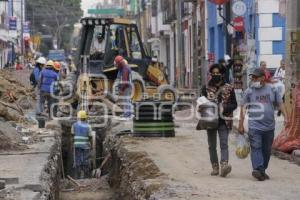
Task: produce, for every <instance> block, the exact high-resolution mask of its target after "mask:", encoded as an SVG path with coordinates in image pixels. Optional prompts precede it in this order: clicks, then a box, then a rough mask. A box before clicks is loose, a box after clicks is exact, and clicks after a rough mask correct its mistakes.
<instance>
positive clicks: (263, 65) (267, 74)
mask: <svg viewBox="0 0 300 200" xmlns="http://www.w3.org/2000/svg"><path fill="white" fill-rule="evenodd" d="M259 66H260V69H262V70H263V72H264V76H265V81H266V82H267V83H271V82H272V81H271V78H272V75H271V72H270V71H269V70H268V68H267V63H266V61H261V62H260V65H259Z"/></svg>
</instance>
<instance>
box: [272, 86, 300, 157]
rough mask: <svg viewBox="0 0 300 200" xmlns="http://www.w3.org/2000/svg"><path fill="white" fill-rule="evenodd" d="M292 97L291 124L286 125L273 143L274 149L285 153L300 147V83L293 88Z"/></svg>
mask: <svg viewBox="0 0 300 200" xmlns="http://www.w3.org/2000/svg"><path fill="white" fill-rule="evenodd" d="M292 99H293V105H292V108H293V109H292V112H291V115H290V118H289V119H290V120H291V125H290V126H289V127H285V128H284V129H283V131H282V132H281V133H280V134H279V136H278V137H277V138H276V139H275V141H274V143H273V148H274V149H276V150H278V151H281V152H285V153H292V152H293V151H294V150H296V149H300V85H297V86H296V87H295V88H294V89H293V91H292Z"/></svg>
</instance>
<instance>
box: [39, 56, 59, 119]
mask: <svg viewBox="0 0 300 200" xmlns="http://www.w3.org/2000/svg"><path fill="white" fill-rule="evenodd" d="M53 67H54V62H53V61H52V60H49V61H48V62H47V63H46V67H45V68H44V69H43V70H42V72H41V75H40V78H39V90H40V97H41V99H40V101H41V114H42V113H44V105H45V102H46V101H47V104H48V115H49V117H50V118H52V116H51V114H52V113H53V112H52V111H51V109H52V108H53V107H52V105H53V103H54V98H53V89H52V88H53V84H54V83H55V82H56V81H57V80H58V74H57V73H56V72H55V71H53Z"/></svg>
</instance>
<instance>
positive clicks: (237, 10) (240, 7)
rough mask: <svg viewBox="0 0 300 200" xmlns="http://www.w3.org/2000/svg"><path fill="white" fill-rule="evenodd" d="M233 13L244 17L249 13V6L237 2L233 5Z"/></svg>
mask: <svg viewBox="0 0 300 200" xmlns="http://www.w3.org/2000/svg"><path fill="white" fill-rule="evenodd" d="M232 12H233V14H235V15H236V16H243V15H245V13H246V12H247V5H246V4H245V3H244V2H243V1H236V2H234V3H233V5H232Z"/></svg>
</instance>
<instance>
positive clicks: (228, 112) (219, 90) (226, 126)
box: [202, 64, 237, 177]
mask: <svg viewBox="0 0 300 200" xmlns="http://www.w3.org/2000/svg"><path fill="white" fill-rule="evenodd" d="M209 72H210V75H211V80H210V81H209V82H208V84H207V86H204V87H203V88H202V96H205V97H206V98H207V99H208V100H209V101H210V102H214V103H216V104H217V105H218V108H219V112H218V115H219V123H218V127H217V128H216V129H210V130H207V138H208V146H209V156H210V161H211V164H212V168H213V171H212V172H211V175H212V176H218V175H219V174H220V175H221V176H222V177H226V176H227V175H228V174H229V173H230V172H231V169H232V168H231V165H229V164H228V161H229V153H228V134H229V131H230V130H231V129H232V116H233V111H234V110H235V109H236V108H237V101H236V97H235V92H234V88H233V86H232V85H231V84H228V83H225V73H226V70H225V69H224V67H222V66H220V65H219V64H214V65H212V66H211V67H210V70H209ZM217 133H218V135H219V140H220V148H221V162H220V164H221V173H220V167H219V159H218V153H217Z"/></svg>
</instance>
